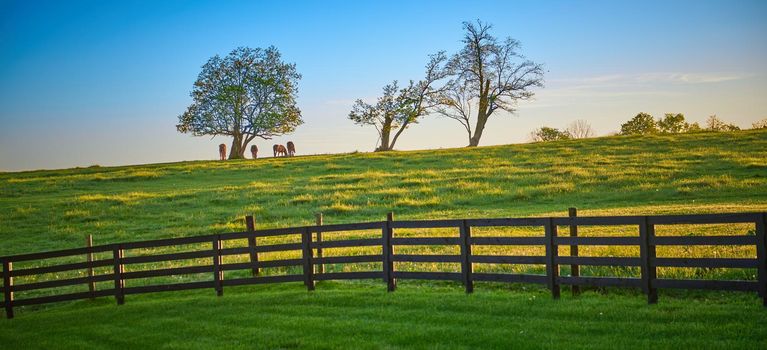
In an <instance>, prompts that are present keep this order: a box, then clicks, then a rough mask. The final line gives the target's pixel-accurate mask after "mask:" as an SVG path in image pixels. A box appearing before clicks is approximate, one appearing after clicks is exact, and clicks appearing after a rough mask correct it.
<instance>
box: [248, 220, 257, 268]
mask: <svg viewBox="0 0 767 350" xmlns="http://www.w3.org/2000/svg"><path fill="white" fill-rule="evenodd" d="M245 226H247V227H248V232H249V233H250V235H248V252H249V253H250V263H251V264H252V265H253V267H252V268H251V270H252V274H253V276H258V252H257V251H256V232H255V231H256V222H255V220H254V219H253V216H252V215H248V216H246V217H245Z"/></svg>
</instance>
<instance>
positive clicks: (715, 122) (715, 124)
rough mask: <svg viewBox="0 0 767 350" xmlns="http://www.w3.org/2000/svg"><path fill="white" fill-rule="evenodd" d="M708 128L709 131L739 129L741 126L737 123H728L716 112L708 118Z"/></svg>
mask: <svg viewBox="0 0 767 350" xmlns="http://www.w3.org/2000/svg"><path fill="white" fill-rule="evenodd" d="M706 130H708V131H737V130H740V128H739V127H738V126H737V125H735V124H728V123H725V122H724V121H722V120H721V119H719V118H718V117H717V116H716V114H714V115H711V116H709V117H708V119H706Z"/></svg>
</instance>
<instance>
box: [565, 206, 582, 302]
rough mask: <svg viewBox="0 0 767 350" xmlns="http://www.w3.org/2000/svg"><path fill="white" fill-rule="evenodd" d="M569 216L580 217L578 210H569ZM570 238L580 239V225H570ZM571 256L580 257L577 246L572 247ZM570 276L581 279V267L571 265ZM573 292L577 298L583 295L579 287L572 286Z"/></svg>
mask: <svg viewBox="0 0 767 350" xmlns="http://www.w3.org/2000/svg"><path fill="white" fill-rule="evenodd" d="M567 214H568V215H569V216H570V218H571V219H572V218H575V217H577V216H578V209H577V208H569V209H568V210H567ZM570 237H578V225H575V224H572V223H571V224H570ZM570 256H578V246H577V245H571V246H570ZM570 276H572V277H580V276H581V267H580V266H579V265H578V264H571V265H570ZM572 291H573V296H576V295H578V294H581V286H579V285H576V284H574V285H572Z"/></svg>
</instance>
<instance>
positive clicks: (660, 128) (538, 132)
mask: <svg viewBox="0 0 767 350" xmlns="http://www.w3.org/2000/svg"><path fill="white" fill-rule="evenodd" d="M751 127H752V129H767V118H765V119H762V120H760V121H757V122H755V123H753V124H751ZM738 130H740V127H738V126H737V125H735V124H731V123H727V122H724V121H722V120H721V119H719V117H717V116H716V115H711V116H709V117H708V118H707V119H706V122H705V125H704V126H701V125H700V124H699V123H697V122H694V123H688V122H687V121H686V120H685V118H684V114H682V113H666V114H664V115H663V117H662V118H658V119H655V118H654V117H653V116H652V115H650V114H649V113H644V112H641V113H638V114H637V115H636V116H634V117H633V118H631V119H630V120H628V121H626V122H625V123H623V124H621V130H620V132H618V133H617V134H618V135H649V134H679V133H690V132H705V131H709V132H711V131H714V132H717V131H720V132H721V131H738ZM593 136H595V134H594V131H593V129H592V128H591V125H590V124H589V123H588V122H586V121H585V120H577V121H575V122H573V123H572V124H570V125H569V126H568V127H567V128H566V129H564V130H559V129H556V128H552V127H548V126H543V127H540V128H538V129H535V130H533V131H532V132H531V133H530V140H531V141H533V142H540V141H557V140H570V139H581V138H588V137H593Z"/></svg>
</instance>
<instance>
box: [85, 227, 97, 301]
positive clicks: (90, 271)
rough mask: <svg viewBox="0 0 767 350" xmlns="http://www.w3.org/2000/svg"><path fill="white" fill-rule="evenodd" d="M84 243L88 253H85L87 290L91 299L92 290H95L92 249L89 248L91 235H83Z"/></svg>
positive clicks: (91, 240) (91, 239) (91, 241)
mask: <svg viewBox="0 0 767 350" xmlns="http://www.w3.org/2000/svg"><path fill="white" fill-rule="evenodd" d="M85 245H86V246H87V247H88V254H87V255H86V258H87V261H88V279H89V281H88V292H89V293H91V296H90V298H91V299H93V292H95V291H96V282H93V251H91V250H90V248H91V247H93V235H88V236H87V237H85Z"/></svg>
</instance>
